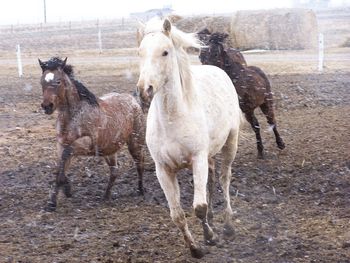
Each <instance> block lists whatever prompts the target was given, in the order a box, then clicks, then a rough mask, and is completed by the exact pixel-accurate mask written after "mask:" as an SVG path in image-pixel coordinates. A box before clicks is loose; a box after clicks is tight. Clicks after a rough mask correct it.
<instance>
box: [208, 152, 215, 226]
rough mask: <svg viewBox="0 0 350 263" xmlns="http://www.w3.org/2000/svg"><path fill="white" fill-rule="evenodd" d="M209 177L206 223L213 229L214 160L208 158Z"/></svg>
mask: <svg viewBox="0 0 350 263" xmlns="http://www.w3.org/2000/svg"><path fill="white" fill-rule="evenodd" d="M208 164H209V176H208V190H209V191H208V192H209V194H208V214H207V217H208V223H209V225H210V226H211V227H213V218H214V216H213V195H214V191H215V160H214V158H209V160H208Z"/></svg>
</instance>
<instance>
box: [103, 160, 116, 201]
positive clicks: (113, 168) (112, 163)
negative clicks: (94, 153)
mask: <svg viewBox="0 0 350 263" xmlns="http://www.w3.org/2000/svg"><path fill="white" fill-rule="evenodd" d="M116 157H117V154H113V155H109V156H106V157H105V160H106V162H107V164H108V166H109V170H110V176H109V181H108V185H107V189H106V192H105V195H104V200H109V199H110V198H111V189H112V187H113V184H114V181H115V179H116V178H117V158H116Z"/></svg>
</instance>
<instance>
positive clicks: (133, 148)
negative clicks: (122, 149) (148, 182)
mask: <svg viewBox="0 0 350 263" xmlns="http://www.w3.org/2000/svg"><path fill="white" fill-rule="evenodd" d="M128 149H129V152H130V154H131V156H132V158H133V159H134V162H135V165H136V171H137V176H138V192H139V194H140V195H143V194H144V188H143V171H144V154H143V145H142V144H141V143H140V140H139V137H138V136H135V137H131V138H130V140H129V142H128Z"/></svg>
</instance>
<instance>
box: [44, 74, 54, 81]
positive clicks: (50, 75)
mask: <svg viewBox="0 0 350 263" xmlns="http://www.w3.org/2000/svg"><path fill="white" fill-rule="evenodd" d="M54 77H55V75H54V74H53V73H51V72H50V73H47V74H46V76H45V81H46V82H50V81H51V80H53V79H54Z"/></svg>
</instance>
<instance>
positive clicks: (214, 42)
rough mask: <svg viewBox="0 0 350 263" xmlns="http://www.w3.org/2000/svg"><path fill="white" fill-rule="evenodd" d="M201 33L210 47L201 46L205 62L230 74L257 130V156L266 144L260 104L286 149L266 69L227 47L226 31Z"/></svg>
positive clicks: (201, 53) (246, 114) (278, 144)
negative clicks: (258, 116)
mask: <svg viewBox="0 0 350 263" xmlns="http://www.w3.org/2000/svg"><path fill="white" fill-rule="evenodd" d="M204 32H205V31H204ZM198 35H199V37H200V38H201V40H202V41H204V42H205V44H207V45H208V48H203V49H201V52H200V55H199V58H200V60H201V62H202V64H204V65H214V66H217V67H220V68H221V69H223V70H224V71H225V72H226V73H227V74H228V75H229V76H230V78H231V80H232V82H233V84H234V86H235V88H236V91H237V93H238V95H239V99H240V101H239V103H240V107H241V109H242V111H243V112H244V114H245V117H246V119H247V121H248V122H249V123H250V125H251V127H252V128H253V130H254V132H255V136H256V143H257V149H258V158H260V159H263V158H264V146H263V144H262V139H261V135H260V125H259V122H258V120H257V118H256V117H255V115H254V110H255V108H257V107H260V109H261V111H262V112H263V113H264V114H265V116H266V118H267V122H268V123H269V124H270V126H271V127H272V129H273V132H274V134H275V138H276V143H277V146H278V148H280V149H284V148H285V145H284V142H283V140H282V138H281V136H280V135H279V133H278V131H277V125H276V119H275V114H274V109H273V97H272V92H271V85H270V82H269V80H268V78H267V76H266V75H265V73H264V72H263V71H262V70H261V69H260V68H258V67H255V66H247V63H246V61H245V60H244V57H243V55H242V54H241V53H240V52H239V51H238V50H235V49H232V48H229V49H227V48H225V47H224V45H223V40H224V39H225V38H226V37H227V36H228V35H227V34H222V33H213V34H210V35H209V36H208V34H205V33H200V32H199V33H198Z"/></svg>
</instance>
